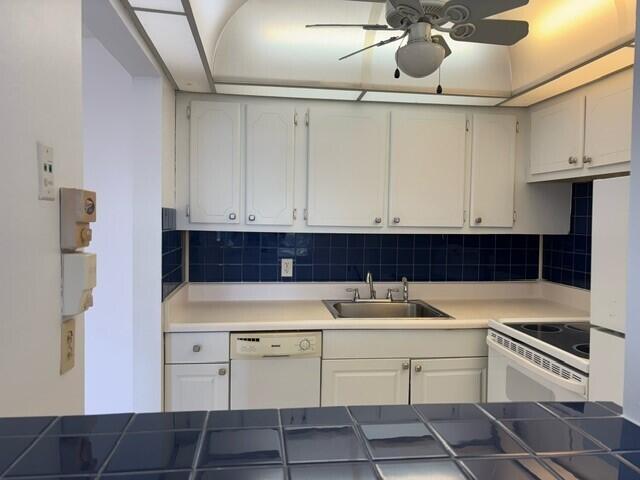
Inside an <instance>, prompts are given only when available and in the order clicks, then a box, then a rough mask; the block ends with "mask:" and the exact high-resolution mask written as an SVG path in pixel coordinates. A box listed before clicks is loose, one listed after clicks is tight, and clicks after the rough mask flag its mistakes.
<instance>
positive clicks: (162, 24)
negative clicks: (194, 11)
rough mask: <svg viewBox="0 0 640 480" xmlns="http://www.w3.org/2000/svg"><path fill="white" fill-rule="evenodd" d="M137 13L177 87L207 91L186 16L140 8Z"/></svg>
mask: <svg viewBox="0 0 640 480" xmlns="http://www.w3.org/2000/svg"><path fill="white" fill-rule="evenodd" d="M136 15H137V16H138V18H139V19H140V23H142V26H143V27H144V29H145V31H146V32H147V35H149V38H151V41H152V42H153V44H154V45H155V47H156V49H157V50H158V53H159V54H160V56H161V57H162V59H163V60H164V63H165V64H166V65H167V68H168V69H169V71H170V72H171V75H172V76H173V78H174V79H175V81H176V83H177V84H178V88H179V89H180V90H183V91H186V92H210V91H211V90H210V89H209V82H208V81H207V76H206V74H205V70H204V66H203V65H202V60H201V59H200V55H199V54H198V49H197V47H196V44H195V41H194V40H193V35H192V33H191V28H190V27H189V22H188V21H187V17H185V16H184V15H171V14H164V13H151V12H143V11H137V12H136Z"/></svg>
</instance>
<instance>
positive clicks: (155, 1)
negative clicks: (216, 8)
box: [129, 0, 216, 12]
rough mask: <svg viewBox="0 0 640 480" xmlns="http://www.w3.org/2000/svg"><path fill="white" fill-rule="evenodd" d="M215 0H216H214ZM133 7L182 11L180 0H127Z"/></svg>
mask: <svg viewBox="0 0 640 480" xmlns="http://www.w3.org/2000/svg"><path fill="white" fill-rule="evenodd" d="M214 1H216V0H214ZM129 5H131V6H132V7H133V8H151V9H153V10H166V11H168V12H184V9H183V8H182V2H181V0H129Z"/></svg>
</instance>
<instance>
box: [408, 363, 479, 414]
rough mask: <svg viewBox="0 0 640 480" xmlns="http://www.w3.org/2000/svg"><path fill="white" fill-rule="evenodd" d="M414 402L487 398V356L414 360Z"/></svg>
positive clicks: (472, 401)
mask: <svg viewBox="0 0 640 480" xmlns="http://www.w3.org/2000/svg"><path fill="white" fill-rule="evenodd" d="M411 372H412V377H411V403H474V402H484V401H485V399H486V388H487V357H480V358H440V359H431V360H412V361H411Z"/></svg>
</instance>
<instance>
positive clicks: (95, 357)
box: [82, 38, 134, 413]
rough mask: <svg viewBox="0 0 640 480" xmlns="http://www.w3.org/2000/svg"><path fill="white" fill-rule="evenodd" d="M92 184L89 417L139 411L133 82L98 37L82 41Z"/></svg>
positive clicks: (89, 183) (88, 183)
mask: <svg viewBox="0 0 640 480" xmlns="http://www.w3.org/2000/svg"><path fill="white" fill-rule="evenodd" d="M82 55H83V76H84V78H83V98H84V104H83V109H84V158H85V163H86V166H85V185H86V187H87V188H89V189H92V190H95V191H96V192H97V194H98V201H99V207H98V221H97V222H96V224H95V226H94V228H93V231H94V232H93V242H92V250H93V251H95V252H97V253H98V265H99V268H98V284H97V287H96V289H95V291H94V303H95V307H94V308H93V309H91V310H89V311H88V312H87V313H86V320H87V328H86V345H87V355H86V377H85V384H86V399H85V402H86V409H87V413H106V412H119V411H130V410H131V408H132V405H133V367H132V366H133V261H134V259H133V240H132V238H133V208H132V205H133V170H134V168H133V162H132V156H131V145H132V140H133V135H132V129H131V127H132V125H131V121H130V118H131V115H132V114H133V111H132V110H133V109H132V103H133V99H134V97H133V92H132V87H133V79H132V78H131V75H129V73H128V72H127V71H126V70H125V69H124V68H123V67H122V66H121V65H120V64H119V63H118V62H117V61H116V59H114V58H113V57H112V56H111V54H110V53H109V52H107V50H106V49H105V48H104V47H103V46H102V44H101V43H100V42H99V41H98V40H97V39H95V38H85V39H84V42H83V51H82Z"/></svg>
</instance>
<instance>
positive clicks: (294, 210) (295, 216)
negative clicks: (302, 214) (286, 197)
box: [293, 208, 298, 220]
mask: <svg viewBox="0 0 640 480" xmlns="http://www.w3.org/2000/svg"><path fill="white" fill-rule="evenodd" d="M293 219H294V220H297V219H298V209H297V208H294V209H293Z"/></svg>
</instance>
